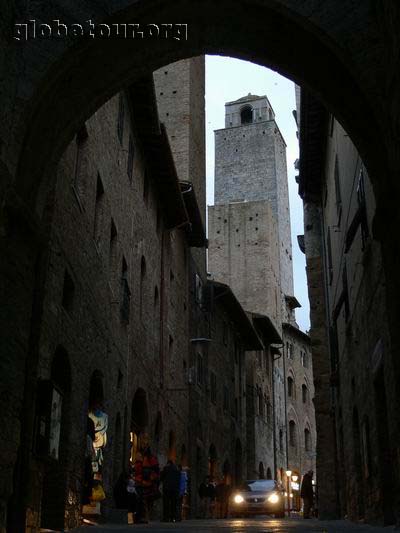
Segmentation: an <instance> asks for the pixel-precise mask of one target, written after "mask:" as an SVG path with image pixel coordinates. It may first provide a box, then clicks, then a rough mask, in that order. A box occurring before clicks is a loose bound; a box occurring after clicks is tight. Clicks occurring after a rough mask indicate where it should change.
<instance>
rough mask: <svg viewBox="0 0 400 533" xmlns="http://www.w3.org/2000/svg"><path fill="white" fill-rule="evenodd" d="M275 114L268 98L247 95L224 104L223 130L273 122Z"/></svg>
mask: <svg viewBox="0 0 400 533" xmlns="http://www.w3.org/2000/svg"><path fill="white" fill-rule="evenodd" d="M274 119H275V113H274V110H273V109H272V106H271V104H270V102H269V100H268V98H267V97H266V96H265V95H264V96H257V95H255V94H251V93H249V94H248V95H247V96H243V97H242V98H239V99H238V100H234V101H233V102H227V103H226V104H225V128H233V127H235V126H242V125H243V124H252V123H258V122H265V121H267V120H274Z"/></svg>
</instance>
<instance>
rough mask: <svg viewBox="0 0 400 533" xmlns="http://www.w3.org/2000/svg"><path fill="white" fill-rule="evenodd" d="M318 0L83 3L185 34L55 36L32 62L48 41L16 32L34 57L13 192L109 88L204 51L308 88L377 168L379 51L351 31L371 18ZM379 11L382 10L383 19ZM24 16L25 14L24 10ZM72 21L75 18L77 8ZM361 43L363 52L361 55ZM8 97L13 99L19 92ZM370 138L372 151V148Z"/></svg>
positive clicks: (12, 167)
mask: <svg viewBox="0 0 400 533" xmlns="http://www.w3.org/2000/svg"><path fill="white" fill-rule="evenodd" d="M320 4H321V5H317V6H315V8H314V9H313V10H312V12H311V13H310V11H309V9H308V8H307V7H306V5H299V3H298V2H296V1H295V0H286V1H285V2H284V1H283V0H274V1H272V0H264V1H258V2H257V3H256V4H255V5H253V4H251V3H250V2H249V1H248V0H242V1H241V2H237V3H235V4H234V5H232V3H231V2H228V1H227V0H225V1H223V2H220V3H218V5H216V4H215V3H213V2H211V1H210V0H208V1H206V2H201V3H193V2H189V1H187V0H186V1H185V0H181V1H180V2H177V3H175V4H174V5H173V6H171V5H170V4H169V3H168V2H166V1H164V2H157V3H156V2H146V3H145V2H132V1H128V0H125V1H122V2H120V3H119V4H118V7H119V9H118V10H117V9H115V10H111V11H110V12H109V14H108V16H107V17H104V13H102V12H98V13H96V12H93V11H92V12H91V13H84V8H82V12H81V14H80V15H81V17H82V18H84V19H93V20H94V21H95V22H97V23H104V24H108V25H111V24H117V23H119V24H126V23H128V24H129V23H130V22H131V21H132V20H135V21H137V20H140V21H141V22H142V24H148V23H154V22H155V21H156V19H157V20H158V19H159V20H161V19H163V20H185V21H187V22H185V24H187V25H188V38H187V40H185V41H176V40H173V39H164V40H163V39H142V40H139V39H131V40H129V39H122V38H121V39H100V38H98V39H96V38H94V39H88V40H85V41H79V42H72V43H70V42H69V41H68V42H59V46H58V47H57V50H56V51H54V53H53V54H52V55H49V54H47V55H46V56H44V55H43V56H41V60H39V61H36V62H35V61H34V57H37V56H38V50H43V51H44V50H46V46H47V44H48V43H46V40H45V39H44V40H41V41H39V42H36V43H32V42H31V41H27V42H26V43H21V42H18V43H15V42H14V43H13V44H14V48H15V47H17V50H16V53H17V54H18V53H19V50H20V49H21V48H24V52H25V55H26V59H25V60H26V61H28V62H29V60H31V61H32V64H33V68H32V69H31V72H30V74H31V78H30V79H29V80H26V84H25V97H26V98H25V99H20V100H19V101H18V106H17V108H14V109H15V111H16V112H18V114H19V120H14V124H15V127H13V128H12V132H13V134H15V135H14V140H15V142H16V144H14V146H13V148H12V151H13V152H14V153H11V152H10V153H9V154H7V155H6V161H5V165H6V167H7V170H8V172H9V177H10V178H11V179H12V178H13V175H16V176H17V180H16V183H15V186H16V189H17V190H18V191H19V194H20V195H21V196H22V197H23V198H24V199H25V200H26V201H28V203H29V202H31V201H33V200H35V199H36V197H37V194H38V192H39V191H38V184H39V183H40V182H41V180H42V179H45V178H46V176H47V178H48V179H49V176H51V174H52V171H53V170H54V167H55V165H56V164H57V161H58V158H59V156H60V155H61V153H62V151H63V150H64V148H65V147H66V145H67V143H68V142H69V141H70V140H71V138H72V136H73V134H74V133H75V132H76V131H77V130H78V128H79V127H80V126H81V125H82V123H83V122H84V120H85V119H86V118H88V117H89V116H90V115H91V114H92V113H93V112H94V111H95V110H96V109H97V108H98V107H99V106H101V105H102V104H103V103H104V102H105V101H106V100H107V99H108V98H109V97H110V96H112V95H113V94H115V93H116V92H118V90H120V89H121V88H122V87H124V86H126V85H127V84H129V83H132V82H134V81H135V79H137V78H138V77H140V76H142V75H143V74H146V73H148V72H151V71H153V70H155V69H156V68H159V67H160V66H162V65H165V64H168V63H171V62H173V61H176V60H178V59H182V58H187V57H192V56H195V55H198V54H203V53H211V54H212V53H218V54H225V55H231V56H235V57H238V58H242V59H247V60H250V61H253V62H256V63H259V64H261V65H265V66H268V67H271V68H273V69H275V70H278V71H279V72H280V73H282V74H283V75H286V76H288V77H290V78H292V79H294V80H295V81H297V82H299V83H301V84H304V85H305V86H307V87H309V88H312V89H313V90H314V91H315V93H316V94H317V95H319V96H320V97H321V98H322V100H323V101H324V102H325V103H326V104H328V106H329V108H330V109H332V110H333V111H334V113H335V115H336V116H337V117H338V118H339V120H340V121H341V122H342V124H343V125H344V127H345V128H346V130H347V131H348V132H349V133H350V135H351V136H352V138H353V140H354V141H355V144H356V145H357V148H358V150H359V151H360V153H361V155H362V156H363V158H364V160H365V162H366V164H367V166H368V167H369V168H368V170H369V174H370V176H372V177H373V176H374V174H376V173H374V172H373V170H374V167H375V169H376V170H377V169H378V165H377V163H378V160H376V161H375V163H374V161H373V158H375V155H376V156H377V157H378V158H379V169H381V168H382V160H383V159H384V155H385V154H384V153H381V154H379V155H378V154H377V153H376V152H377V150H378V146H377V145H378V143H376V140H377V136H379V129H380V128H379V126H378V122H379V119H382V118H383V117H379V116H377V105H376V104H377V103H376V100H375V101H372V100H374V99H370V97H369V93H370V92H371V90H372V89H374V90H375V91H376V90H377V89H379V87H377V83H378V80H377V79H376V77H375V76H374V72H373V70H374V69H373V66H374V65H376V66H378V65H379V66H380V64H381V55H380V54H379V52H378V51H377V49H378V46H376V45H375V47H374V48H372V47H371V50H368V52H369V57H367V56H368V54H366V50H365V39H361V36H358V37H357V34H356V33H355V32H354V22H355V21H357V22H359V21H360V20H362V21H363V24H364V28H366V30H365V31H368V29H370V31H371V33H372V29H373V28H374V29H375V27H376V19H374V17H372V16H371V14H370V13H369V12H367V11H366V10H365V9H362V8H361V7H359V8H358V9H359V10H358V11H357V10H355V11H354V13H352V14H351V15H350V16H349V13H348V11H347V10H345V6H342V4H340V3H338V2H335V1H333V0H331V1H330V2H328V3H326V2H324V3H322V2H321V3H320ZM322 4H323V5H322ZM57 7H59V8H60V9H61V8H63V10H62V12H64V13H65V12H66V13H68V12H69V10H71V9H72V5H69V1H68V0H58V2H56V5H55V6H54V8H55V9H56V8H57ZM42 9H43V6H42V5H41V3H40V2H38V3H37V9H36V11H37V13H36V12H30V14H29V15H30V18H35V15H38V16H37V18H38V19H41V20H43V13H42V12H41V10H42ZM342 10H343V13H341V11H342ZM228 12H229V14H230V17H229V20H230V24H229V25H227V24H226V14H227V13H228ZM39 15H41V17H39ZM86 15H87V17H86ZM385 15H386V14H384V13H383V14H382V19H381V20H380V22H381V23H383V24H384V23H386V22H385V21H386V18H385ZM353 17H354V18H353ZM20 18H21V19H23V13H21V17H20ZM70 21H71V23H72V22H78V21H77V20H76V19H75V20H74V15H73V13H70ZM210 21H212V23H210ZM339 22H340V24H339ZM243 28H244V29H243ZM344 38H346V41H345V42H346V43H348V45H347V46H346V47H344V46H343V42H344ZM383 45H384V43H382V46H383ZM18 47H19V48H18ZM359 50H360V51H362V53H363V62H361V60H360V56H358V55H357V53H358V51H359ZM353 56H354V57H353ZM116 57H118V61H115V58H116ZM364 62H365V63H364ZM361 63H362V64H361ZM367 64H368V69H365V68H364V67H365V66H366V65H367ZM361 75H362V79H361ZM10 93H12V90H11V89H10ZM378 93H379V91H378ZM8 97H9V99H10V100H11V99H12V98H13V97H15V95H12V94H10V95H9V96H8ZM375 122H376V123H375ZM372 145H373V146H374V147H375V150H374V152H375V155H374V156H373V155H371V153H370V151H369V150H368V146H372ZM39 147H40V150H39V149H38V148H39ZM10 148H11V146H10ZM41 154H42V155H41ZM39 205H40V198H39Z"/></svg>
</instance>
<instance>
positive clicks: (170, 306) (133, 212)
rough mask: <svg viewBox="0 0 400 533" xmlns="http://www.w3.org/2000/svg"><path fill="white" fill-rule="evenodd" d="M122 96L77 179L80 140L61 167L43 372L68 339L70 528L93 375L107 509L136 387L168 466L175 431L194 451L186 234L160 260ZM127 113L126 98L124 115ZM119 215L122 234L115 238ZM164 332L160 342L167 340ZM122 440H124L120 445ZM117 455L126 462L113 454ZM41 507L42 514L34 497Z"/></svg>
mask: <svg viewBox="0 0 400 533" xmlns="http://www.w3.org/2000/svg"><path fill="white" fill-rule="evenodd" d="M118 103H119V100H118V97H116V98H114V99H113V100H111V101H110V102H108V103H107V104H106V105H105V106H104V107H103V108H101V109H100V110H98V112H97V113H96V115H94V117H92V118H91V119H90V120H89V121H88V122H87V131H88V138H87V140H86V141H85V146H84V148H83V150H84V158H85V161H86V165H85V172H84V173H83V174H81V175H80V176H79V183H75V186H74V185H73V183H72V178H73V177H74V173H75V168H74V166H75V164H76V149H77V148H76V144H75V143H72V144H71V145H70V147H69V148H68V150H67V152H66V154H65V156H64V157H63V159H62V160H61V162H60V165H59V173H58V179H57V189H56V193H55V204H54V219H53V225H52V231H51V240H50V243H49V262H48V271H47V280H46V291H45V302H44V311H43V316H42V320H41V325H40V331H41V334H40V348H39V351H40V360H39V371H38V377H39V378H43V379H46V378H47V379H48V378H49V377H50V374H49V372H50V366H51V361H52V358H53V355H54V353H55V351H56V348H57V346H59V345H61V346H62V347H63V348H64V349H65V350H66V352H67V353H68V357H69V362H70V366H71V370H72V376H71V402H70V415H69V422H68V424H69V439H68V448H67V451H66V455H67V458H66V464H65V468H64V475H65V476H66V479H67V495H68V496H67V501H68V502H72V503H71V504H69V505H70V506H71V509H69V507H67V508H66V516H65V527H73V526H76V525H77V524H78V522H77V516H78V514H79V511H77V512H75V511H74V509H73V507H74V506H75V509H79V504H80V493H81V479H82V477H81V476H82V469H83V453H84V447H85V431H86V415H85V412H87V409H88V394H89V382H90V376H91V374H92V372H93V371H94V370H99V371H100V372H101V373H102V375H103V376H104V378H103V387H104V410H105V412H106V413H107V414H108V415H109V424H110V428H109V432H108V433H109V442H108V445H107V447H106V449H105V463H104V473H103V478H104V488H105V491H106V494H107V501H106V507H108V508H109V507H112V506H113V501H112V489H113V486H114V485H115V483H116V479H117V476H119V474H120V473H121V471H120V470H117V469H116V466H115V465H114V464H113V463H115V461H117V464H118V465H119V468H122V467H123V466H124V465H126V464H127V456H126V450H127V448H128V442H129V434H128V433H127V432H129V431H130V430H131V428H132V425H131V416H132V415H133V413H131V408H132V400H133V397H134V394H135V391H136V390H137V389H138V388H141V389H143V390H144V391H145V392H146V395H147V403H148V419H147V420H146V422H145V427H143V428H142V430H146V431H147V432H149V434H150V436H151V439H152V441H153V445H154V447H155V451H156V452H157V453H158V454H159V456H160V459H161V460H162V462H164V461H165V460H166V457H167V455H168V452H169V450H168V448H169V432H170V431H171V430H173V432H174V434H175V438H176V447H177V449H178V450H179V449H180V447H181V446H182V445H183V444H185V446H187V427H186V422H187V413H186V412H185V410H183V409H182V406H188V396H187V393H185V392H184V390H183V391H181V392H180V393H179V394H178V395H177V394H176V393H175V392H173V391H172V389H175V388H181V389H182V388H183V387H184V386H185V385H186V374H185V372H184V371H183V368H184V361H185V359H187V355H186V354H187V345H188V320H187V306H188V293H187V283H188V280H187V265H186V263H185V257H186V254H187V250H186V244H185V238H184V234H183V233H182V232H181V231H177V232H171V233H169V232H168V233H166V234H165V237H164V239H165V241H166V245H165V246H164V255H163V257H162V256H161V249H162V247H161V239H162V238H163V237H162V234H163V230H162V229H159V228H157V220H156V219H157V208H158V207H159V206H158V201H157V200H156V197H155V195H154V189H153V187H152V184H151V177H150V185H149V192H148V193H146V192H145V190H144V187H145V177H144V176H145V168H146V164H145V160H144V156H143V153H142V151H141V148H140V139H139V138H138V137H137V133H136V132H135V126H134V122H132V121H131V120H130V117H129V114H128V113H127V112H126V114H125V121H124V132H123V138H122V143H121V144H120V141H119V140H118V137H117V116H118ZM128 108H129V104H128V101H127V100H126V99H125V110H128ZM130 135H133V138H134V146H135V156H134V166H133V176H132V181H130V180H129V177H128V175H127V160H128V143H129V136H130ZM99 177H100V179H101V182H102V185H103V188H104V193H103V195H102V199H101V202H102V204H101V207H100V206H99V201H97V202H96V187H97V186H98V179H99ZM96 203H97V215H96V212H95V209H96V207H95V206H96ZM99 209H101V214H100V216H99V214H98V213H99ZM95 220H97V223H95ZM112 222H113V224H114V228H115V231H116V235H114V241H113V243H111V224H112ZM161 228H162V224H161ZM123 258H124V261H125V263H126V267H127V282H128V285H129V289H130V292H131V297H130V306H129V307H130V309H129V323H126V321H123V320H121V303H122V302H121V298H122V295H121V278H122V263H123ZM162 262H163V272H164V281H163V282H162V281H161V263H162ZM65 271H67V272H68V273H69V275H70V276H71V278H72V280H73V283H74V285H75V289H74V296H73V302H72V305H71V308H70V309H68V311H66V310H65V308H63V306H62V298H63V294H62V291H63V282H64V273H65ZM162 285H163V287H162ZM161 291H164V298H163V300H164V306H163V309H162V311H161V312H160V301H161V299H162V297H161ZM156 292H158V294H159V297H158V298H156V297H155V293H156ZM161 328H163V332H162V333H163V335H162V343H163V345H161V346H160V344H159V343H160V335H161ZM161 357H163V358H164V361H163V364H162V365H161V360H160V358H161ZM170 391H171V392H170ZM185 394H186V396H185ZM158 412H160V413H161V414H162V427H163V431H162V433H161V435H158V436H157V440H155V439H156V435H155V434H154V432H155V425H156V418H157V414H158ZM125 413H126V415H125ZM124 416H127V419H126V420H124V424H125V427H124V429H123V430H122V434H120V435H119V436H118V435H117V433H116V425H115V424H116V420H117V419H118V418H121V419H123V418H124ZM120 432H121V429H120ZM117 438H119V439H122V441H120V442H116V439H117ZM116 450H117V451H118V450H119V451H120V453H121V457H117V456H116ZM62 503H63V502H62V501H60V502H59V505H62ZM32 511H33V512H35V511H36V509H35V504H33V505H32ZM43 512H44V510H43V509H42V513H43ZM38 519H39V520H40V516H38ZM32 525H33V524H32ZM36 525H39V524H38V523H37V524H36Z"/></svg>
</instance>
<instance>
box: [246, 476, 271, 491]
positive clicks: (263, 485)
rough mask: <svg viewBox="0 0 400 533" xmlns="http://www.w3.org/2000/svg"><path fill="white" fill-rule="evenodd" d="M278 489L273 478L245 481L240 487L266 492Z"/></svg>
mask: <svg viewBox="0 0 400 533" xmlns="http://www.w3.org/2000/svg"><path fill="white" fill-rule="evenodd" d="M274 489H276V485H275V481H274V480H273V479H256V480H254V481H245V482H244V483H243V485H242V486H241V487H240V490H242V491H244V492H255V491H260V492H266V491H269V490H274Z"/></svg>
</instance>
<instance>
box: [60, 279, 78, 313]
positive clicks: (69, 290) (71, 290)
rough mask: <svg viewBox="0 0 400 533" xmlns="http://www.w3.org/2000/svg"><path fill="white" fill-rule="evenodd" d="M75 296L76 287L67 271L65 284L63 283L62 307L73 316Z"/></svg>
mask: <svg viewBox="0 0 400 533" xmlns="http://www.w3.org/2000/svg"><path fill="white" fill-rule="evenodd" d="M74 296H75V285H74V282H73V281H72V278H71V276H70V275H69V273H68V272H67V271H65V272H64V283H63V293H62V306H63V307H64V309H65V310H66V311H67V313H69V314H71V313H72V310H73V305H74Z"/></svg>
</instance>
